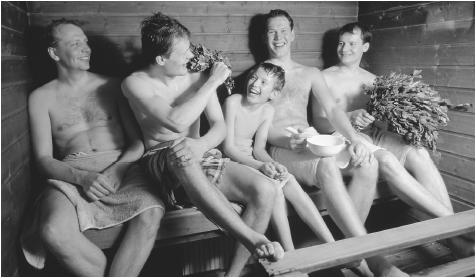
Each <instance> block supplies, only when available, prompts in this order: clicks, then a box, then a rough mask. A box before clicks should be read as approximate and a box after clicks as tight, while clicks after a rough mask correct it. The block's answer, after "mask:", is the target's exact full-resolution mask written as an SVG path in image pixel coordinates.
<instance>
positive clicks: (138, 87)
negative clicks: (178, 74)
mask: <svg viewBox="0 0 476 278" xmlns="http://www.w3.org/2000/svg"><path fill="white" fill-rule="evenodd" d="M152 82H154V81H153V80H152V79H151V78H150V77H149V76H148V75H147V74H146V73H145V72H143V71H137V72H134V73H132V74H131V75H129V76H127V77H126V78H125V79H124V80H123V81H122V84H121V87H122V92H123V93H124V95H125V96H139V95H144V94H147V93H148V92H152V86H151V85H152V84H151V83H152ZM155 82H156V83H160V82H159V81H155Z"/></svg>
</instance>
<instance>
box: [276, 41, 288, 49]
mask: <svg viewBox="0 0 476 278" xmlns="http://www.w3.org/2000/svg"><path fill="white" fill-rule="evenodd" d="M273 46H274V47H276V48H279V47H283V46H286V43H285V42H279V43H276V42H275V43H273Z"/></svg>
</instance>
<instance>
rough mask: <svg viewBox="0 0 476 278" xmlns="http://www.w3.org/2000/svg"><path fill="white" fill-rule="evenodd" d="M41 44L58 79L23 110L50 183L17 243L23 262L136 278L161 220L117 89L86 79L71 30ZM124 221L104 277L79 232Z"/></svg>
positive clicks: (62, 23) (54, 28)
mask: <svg viewBox="0 0 476 278" xmlns="http://www.w3.org/2000/svg"><path fill="white" fill-rule="evenodd" d="M47 39H48V53H49V56H50V57H51V59H53V61H54V62H55V64H56V68H57V70H58V77H57V78H56V79H54V80H52V81H50V82H49V83H47V84H45V85H43V86H42V87H40V88H38V89H36V90H35V91H33V92H32V93H31V95H30V97H29V103H28V104H29V106H28V109H29V115H30V124H31V136H32V140H31V141H32V144H33V154H34V156H35V159H36V162H37V165H38V167H39V169H40V170H41V171H42V172H43V173H44V174H45V176H46V177H47V178H48V179H49V180H48V187H47V188H46V190H45V192H44V193H43V194H42V195H41V198H40V199H39V202H38V205H39V206H38V209H37V210H35V211H36V212H38V213H35V216H36V218H35V219H34V222H33V223H34V224H33V225H32V226H30V227H28V228H30V229H27V230H25V233H24V234H23V236H22V248H23V251H24V253H25V257H26V258H27V260H28V262H29V263H31V264H32V265H34V266H36V267H38V268H42V267H43V266H44V261H45V254H46V252H45V250H44V248H43V247H46V249H47V250H48V251H49V252H50V253H52V254H53V255H54V256H55V257H56V258H57V259H58V261H59V262H60V263H61V264H62V265H64V266H65V267H66V268H67V269H68V270H69V271H71V273H72V274H74V275H77V276H105V275H110V276H137V275H138V274H139V272H140V270H141V269H142V267H143V265H144V263H145V262H146V260H147V258H148V256H149V254H150V251H151V250H152V247H153V245H154V242H155V237H156V234H157V230H158V228H159V225H160V220H161V219H162V216H163V215H164V206H163V203H162V201H161V200H160V199H159V198H158V196H157V195H156V194H155V195H154V191H153V189H152V186H151V185H150V184H149V183H148V182H147V179H146V177H145V174H143V172H142V171H141V170H140V167H139V165H137V164H136V163H134V162H135V161H137V160H138V159H139V158H140V157H141V155H142V153H143V151H144V146H143V144H142V142H141V140H140V137H139V133H138V128H137V126H136V123H135V122H134V120H133V115H132V114H131V113H130V110H129V108H128V107H127V102H126V101H125V100H124V99H123V97H121V91H120V90H121V88H120V81H119V80H116V79H112V78H108V77H105V76H101V75H97V74H94V73H91V72H88V69H89V59H90V57H91V49H90V48H89V46H88V39H87V37H86V36H85V34H84V33H83V31H82V30H81V28H80V27H79V25H78V24H77V23H75V22H74V21H69V20H65V19H61V20H56V21H53V22H52V23H51V24H50V25H49V27H48V30H47ZM126 221H128V226H127V230H126V233H125V234H124V237H123V239H122V241H121V243H120V245H119V248H118V250H117V253H116V255H115V256H114V259H113V261H112V263H111V266H110V269H109V272H108V273H106V257H105V255H104V254H103V252H102V251H101V249H99V248H98V247H97V246H96V245H94V244H93V243H92V242H91V241H89V240H88V239H87V238H86V237H85V236H84V235H83V234H82V232H83V231H84V230H87V229H103V228H108V227H112V226H114V225H118V224H120V223H124V222H126ZM35 223H36V225H35ZM38 237H39V238H38Z"/></svg>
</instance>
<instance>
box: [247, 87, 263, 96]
mask: <svg viewBox="0 0 476 278" xmlns="http://www.w3.org/2000/svg"><path fill="white" fill-rule="evenodd" d="M248 94H249V95H255V96H259V95H261V92H260V91H259V90H258V89H255V88H250V89H249V90H248Z"/></svg>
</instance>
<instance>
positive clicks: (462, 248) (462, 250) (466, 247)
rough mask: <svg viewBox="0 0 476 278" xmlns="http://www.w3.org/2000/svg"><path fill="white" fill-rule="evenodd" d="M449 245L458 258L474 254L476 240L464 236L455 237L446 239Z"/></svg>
mask: <svg viewBox="0 0 476 278" xmlns="http://www.w3.org/2000/svg"><path fill="white" fill-rule="evenodd" d="M446 243H447V244H448V247H449V248H450V249H451V251H452V252H453V254H454V255H455V256H456V257H457V258H466V257H469V256H473V255H474V241H472V240H468V239H467V238H463V237H453V238H449V239H447V240H446Z"/></svg>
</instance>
